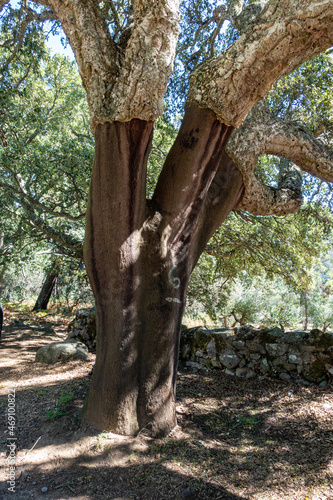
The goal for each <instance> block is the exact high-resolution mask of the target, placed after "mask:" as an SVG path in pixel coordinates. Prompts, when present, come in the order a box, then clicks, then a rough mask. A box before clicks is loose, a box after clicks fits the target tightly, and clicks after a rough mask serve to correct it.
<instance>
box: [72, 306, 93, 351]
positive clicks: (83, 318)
mask: <svg viewBox="0 0 333 500" xmlns="http://www.w3.org/2000/svg"><path fill="white" fill-rule="evenodd" d="M67 338H68V339H75V340H78V341H80V342H83V343H84V344H85V345H86V346H87V347H88V349H89V350H90V351H94V350H95V349H96V321H95V308H94V307H91V308H89V309H78V310H77V311H76V315H75V318H74V319H73V321H72V322H71V323H70V324H69V325H68V337H67Z"/></svg>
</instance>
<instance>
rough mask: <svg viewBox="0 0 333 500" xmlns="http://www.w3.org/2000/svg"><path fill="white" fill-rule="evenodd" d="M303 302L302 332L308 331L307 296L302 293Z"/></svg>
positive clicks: (305, 293)
mask: <svg viewBox="0 0 333 500" xmlns="http://www.w3.org/2000/svg"><path fill="white" fill-rule="evenodd" d="M303 301H304V330H307V329H308V294H307V292H304V294H303Z"/></svg>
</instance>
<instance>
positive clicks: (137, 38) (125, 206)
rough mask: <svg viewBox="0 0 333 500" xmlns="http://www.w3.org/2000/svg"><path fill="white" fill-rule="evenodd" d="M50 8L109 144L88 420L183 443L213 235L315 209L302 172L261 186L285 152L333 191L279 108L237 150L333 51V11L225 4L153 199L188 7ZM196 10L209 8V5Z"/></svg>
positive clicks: (99, 168)
mask: <svg viewBox="0 0 333 500" xmlns="http://www.w3.org/2000/svg"><path fill="white" fill-rule="evenodd" d="M36 3H38V2H36ZM39 3H41V4H42V5H44V6H46V7H47V8H49V9H51V10H52V12H53V14H54V15H55V16H56V17H57V19H59V21H60V22H61V24H62V27H63V29H64V31H65V33H66V35H67V38H68V40H69V43H70V44H71V47H72V49H73V51H74V53H75V56H76V61H77V64H78V67H79V71H80V75H81V78H82V81H83V85H84V87H85V90H86V92H87V98H88V104H89V109H90V116H91V126H92V128H93V130H94V133H95V159H94V167H93V173H92V181H91V185H90V195H89V202H88V209H87V217H86V236H85V248H84V254H85V263H86V267H87V271H88V275H89V278H90V282H91V285H92V289H93V292H94V297H95V303H96V318H97V356H96V366H95V369H94V374H93V378H92V383H91V388H90V393H89V398H88V404H87V414H86V418H87V419H88V421H89V422H90V423H91V424H92V425H94V426H95V427H97V428H103V429H112V430H115V431H117V432H123V433H134V432H137V430H138V429H141V428H144V427H147V426H150V427H151V429H152V432H153V434H158V433H164V432H168V431H169V430H170V429H171V428H172V427H173V426H174V425H175V423H176V417H175V405H174V401H175V380H176V367H177V358H178V343H179V330H180V323H181V318H182V314H183V311H184V306H185V295H186V289H187V284H188V280H189V276H190V274H191V272H192V270H193V268H194V266H195V264H196V262H197V259H198V258H199V256H200V254H201V253H202V251H203V250H204V248H205V246H206V244H207V242H208V240H209V238H210V237H211V236H212V234H213V233H214V232H215V231H216V229H217V228H218V227H219V226H220V225H221V223H222V222H223V221H224V220H225V218H226V217H227V215H228V214H229V213H230V211H231V210H232V209H234V208H240V209H243V210H246V211H251V212H252V213H254V214H265V215H266V214H275V215H285V214H287V213H291V212H295V211H297V210H298V209H299V207H300V204H301V177H300V175H299V173H298V171H297V170H296V169H295V168H294V166H293V165H292V164H291V163H290V162H289V161H284V160H282V161H280V163H279V166H280V173H279V178H278V184H277V186H267V185H266V184H264V182H263V181H262V179H260V178H258V177H257V176H256V172H255V168H256V165H257V160H258V157H259V156H260V155H262V154H265V153H270V154H274V155H278V156H280V157H282V158H286V159H288V160H291V161H292V162H293V163H294V164H297V165H298V166H299V167H301V168H302V169H304V170H306V171H307V172H309V173H311V174H313V175H316V176H318V177H320V178H321V179H322V180H328V181H330V180H332V173H331V172H332V168H331V159H332V155H331V151H330V150H329V149H328V148H327V147H326V148H325V145H323V144H322V142H321V141H319V140H318V138H313V137H309V135H308V133H305V132H304V130H303V129H300V128H299V127H298V126H297V127H296V126H295V125H294V124H292V123H289V122H286V121H285V120H284V119H282V118H281V117H278V116H274V115H272V113H271V112H270V110H269V109H268V108H267V106H266V105H264V106H263V105H257V106H255V107H254V109H253V111H251V114H250V115H249V116H248V118H247V119H246V120H245V121H244V124H243V125H242V127H241V128H240V129H239V130H238V131H236V132H235V133H234V134H233V137H232V141H229V143H228V140H229V138H230V136H231V133H232V131H233V130H234V128H235V127H239V126H240V125H241V123H242V121H243V120H244V118H245V117H246V115H247V114H248V113H249V112H250V110H251V108H252V107H253V105H254V104H255V103H256V101H258V100H260V99H262V98H263V97H264V96H265V95H266V94H267V92H268V91H269V90H270V88H271V86H272V84H274V82H275V81H277V80H278V79H279V78H280V77H281V76H283V75H284V74H287V73H290V72H291V71H292V70H293V69H295V68H297V67H298V66H299V65H300V64H301V63H303V62H304V61H306V60H308V59H309V58H311V57H313V56H315V55H316V54H319V53H320V52H322V51H324V50H326V49H328V48H329V47H330V46H331V44H332V39H333V33H332V28H331V26H332V17H333V3H332V2H331V1H330V0H326V1H324V2H323V1H320V2H319V1H318V0H317V1H316V0H312V1H310V2H309V1H307V2H305V1H303V0H298V1H297V2H295V1H288V0H284V1H283V2H281V1H277V0H269V1H267V2H263V3H258V4H257V3H256V4H249V5H247V4H246V3H244V2H242V1H239V0H237V1H231V2H229V3H228V4H227V5H226V6H225V7H224V8H215V7H216V6H213V7H212V8H213V9H214V10H213V11H212V17H213V20H212V21H211V22H209V23H208V24H206V26H205V29H206V28H207V30H206V32H208V33H209V36H208V37H205V38H204V43H205V44H210V47H211V50H210V52H209V55H210V57H209V58H205V54H204V53H203V52H202V53H203V54H204V55H203V61H202V62H201V64H200V65H198V66H196V68H195V69H194V71H193V73H192V75H191V77H190V80H189V85H188V89H189V91H188V94H187V99H186V108H185V115H184V119H183V121H182V125H181V127H180V130H179V133H178V135H177V137H176V139H175V141H174V143H173V146H172V147H171V149H170V152H169V154H168V156H167V158H166V161H165V163H164V166H163V169H162V172H161V174H160V176H159V179H158V182H157V185H156V188H155V190H154V194H153V196H152V199H151V200H148V202H147V201H146V167H147V160H148V156H149V152H150V149H151V143H152V130H153V122H154V121H155V120H156V118H157V117H158V116H159V115H160V114H161V113H162V111H163V96H164V94H165V91H166V86H167V83H168V80H169V78H170V75H171V72H172V69H173V60H174V56H175V48H176V42H177V37H178V32H179V28H178V20H179V6H178V2H177V1H176V0H172V1H168V2H166V1H165V2H164V1H160V2H146V1H139V0H138V1H134V2H133V4H131V5H130V6H129V4H128V3H126V2H119V3H117V2H115V3H108V4H104V3H98V2H95V1H90V0H89V1H87V0H85V1H77V2H71V3H64V2H60V1H58V0H43V1H42V2H39ZM185 5H186V4H185ZM191 5H192V4H191ZM196 5H197V6H198V9H197V10H198V11H200V10H201V7H202V8H203V10H204V11H205V9H206V10H207V9H208V7H207V5H208V2H198V3H197V4H196ZM129 7H132V9H133V10H132V9H130V8H129ZM29 8H31V7H29ZM36 12H37V11H36ZM38 12H39V14H40V11H38ZM42 12H48V11H43V10H42ZM46 15H47V14H46ZM199 17H200V16H199ZM226 19H229V20H230V21H231V22H232V23H233V25H234V26H235V28H236V30H237V33H236V34H235V32H231V34H232V37H233V39H234V40H235V41H234V43H233V44H232V45H230V46H228V47H227V48H226V49H225V50H223V51H222V52H219V50H220V49H219V48H218V47H216V46H215V40H217V39H218V34H219V29H220V28H221V27H222V26H223V23H224V20H226ZM184 21H186V20H184ZM187 22H188V24H189V25H191V23H192V21H191V18H190V17H189V18H188V21H187ZM194 24H195V23H194ZM211 27H213V31H210V30H211ZM216 30H217V31H216ZM190 31H191V30H190ZM192 31H193V30H192ZM199 31H202V29H201V30H200V27H199V28H198V29H197V30H196V32H197V33H198V32H199ZM199 35H200V34H199ZM199 35H196V36H198V38H197V39H198V40H199V43H202V42H203V39H202V38H200V37H201V35H200V36H199ZM196 45H197V44H196V43H194V45H192V48H193V51H196V50H197V46H196ZM198 60H200V58H197V61H198ZM227 143H228V152H227V153H226V152H225V151H224V148H225V146H226V144H227Z"/></svg>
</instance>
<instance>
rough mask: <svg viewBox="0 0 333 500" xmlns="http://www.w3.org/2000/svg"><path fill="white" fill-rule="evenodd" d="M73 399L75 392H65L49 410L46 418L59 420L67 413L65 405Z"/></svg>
mask: <svg viewBox="0 0 333 500" xmlns="http://www.w3.org/2000/svg"><path fill="white" fill-rule="evenodd" d="M71 401H73V394H72V393H69V394H63V395H62V396H60V398H59V399H58V401H57V404H56V407H55V408H52V409H51V410H49V411H48V412H47V414H46V416H45V420H57V419H58V418H60V417H63V416H64V415H66V408H65V405H66V404H68V403H70V402H71Z"/></svg>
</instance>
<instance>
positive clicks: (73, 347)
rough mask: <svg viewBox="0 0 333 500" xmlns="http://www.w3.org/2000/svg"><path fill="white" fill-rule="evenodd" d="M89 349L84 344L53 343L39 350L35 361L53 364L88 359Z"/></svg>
mask: <svg viewBox="0 0 333 500" xmlns="http://www.w3.org/2000/svg"><path fill="white" fill-rule="evenodd" d="M88 357H89V356H88V349H87V346H85V345H84V344H83V343H82V342H73V341H69V340H66V341H65V342H52V343H51V344H48V345H44V346H43V347H41V348H40V349H38V351H37V353H36V358H35V361H36V362H38V363H48V364H53V363H56V362H57V361H69V360H70V359H82V360H83V361H86V360H87V359H88Z"/></svg>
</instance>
